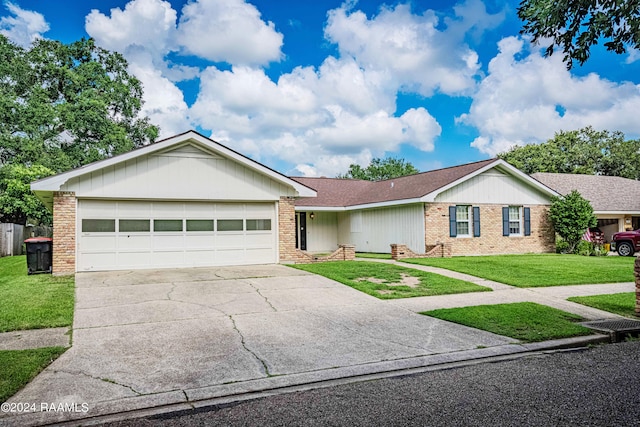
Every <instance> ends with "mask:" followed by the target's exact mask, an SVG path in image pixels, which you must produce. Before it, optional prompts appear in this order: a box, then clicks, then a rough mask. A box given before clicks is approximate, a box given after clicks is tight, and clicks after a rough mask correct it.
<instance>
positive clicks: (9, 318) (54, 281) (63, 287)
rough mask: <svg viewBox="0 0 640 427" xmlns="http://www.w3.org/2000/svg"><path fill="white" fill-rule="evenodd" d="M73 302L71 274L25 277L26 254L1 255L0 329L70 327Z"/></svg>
mask: <svg viewBox="0 0 640 427" xmlns="http://www.w3.org/2000/svg"><path fill="white" fill-rule="evenodd" d="M73 304H74V280H73V276H62V277H53V276H51V275H50V274H34V275H31V276H28V275H27V262H26V257H25V256H14V257H4V258H0V332H7V331H15V330H22V329H40V328H53V327H60V326H71V323H72V321H73Z"/></svg>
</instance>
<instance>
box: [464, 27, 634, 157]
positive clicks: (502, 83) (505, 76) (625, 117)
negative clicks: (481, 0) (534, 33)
mask: <svg viewBox="0 0 640 427" xmlns="http://www.w3.org/2000/svg"><path fill="white" fill-rule="evenodd" d="M498 46H499V51H500V52H499V53H498V55H497V56H496V57H495V58H493V59H492V60H491V62H490V63H489V74H488V76H487V77H486V78H485V79H484V80H483V81H482V82H481V83H480V86H479V89H478V91H477V93H476V94H475V95H474V96H473V103H472V105H471V109H470V112H469V113H468V114H465V115H462V116H461V117H460V118H459V119H458V120H459V121H460V122H462V123H465V124H469V125H472V126H474V127H476V128H477V129H478V130H479V132H480V136H479V137H478V138H477V139H476V140H475V141H473V143H472V144H471V145H472V146H473V147H476V148H477V149H479V150H480V151H482V152H484V153H487V154H490V155H495V154H497V153H499V152H501V151H505V150H507V149H509V148H510V147H511V146H513V145H516V144H517V145H523V144H527V143H534V142H541V141H544V140H547V139H549V138H551V137H553V135H554V133H555V132H557V131H559V130H572V129H579V128H582V127H585V126H589V125H591V126H593V127H595V128H597V129H608V130H620V131H623V132H625V133H627V134H632V135H639V134H640V122H639V121H638V120H637V111H638V108H640V86H637V85H634V84H632V83H628V82H627V83H625V82H623V83H614V82H611V81H609V80H606V79H603V78H601V77H600V76H598V75H596V74H593V73H592V74H589V75H587V76H584V77H578V76H574V75H572V74H571V73H570V72H568V71H567V70H566V67H565V65H564V64H563V63H562V58H561V56H560V55H553V56H551V57H550V58H544V57H543V56H542V55H541V54H540V52H539V51H537V50H534V51H531V52H525V51H523V50H524V47H525V44H524V42H523V40H521V39H519V38H516V37H508V38H505V39H503V40H502V41H500V43H499V45H498Z"/></svg>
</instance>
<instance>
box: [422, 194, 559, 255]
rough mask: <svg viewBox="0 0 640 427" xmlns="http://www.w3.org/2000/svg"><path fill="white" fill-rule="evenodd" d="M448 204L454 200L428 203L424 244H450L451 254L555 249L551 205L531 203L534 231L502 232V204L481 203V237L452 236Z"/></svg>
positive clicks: (532, 227)
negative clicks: (528, 234) (513, 235)
mask: <svg viewBox="0 0 640 427" xmlns="http://www.w3.org/2000/svg"><path fill="white" fill-rule="evenodd" d="M449 206H451V203H425V209H424V215H425V245H426V246H427V247H429V246H431V245H434V244H437V243H449V244H451V253H452V255H454V256H455V255H489V254H521V253H543V252H554V251H555V233H554V231H553V227H552V226H551V222H550V221H549V219H548V206H543V205H532V206H525V207H529V208H531V235H530V236H521V237H510V236H503V235H502V207H503V206H504V205H491V204H478V205H474V206H478V207H479V208H480V237H450V236H449Z"/></svg>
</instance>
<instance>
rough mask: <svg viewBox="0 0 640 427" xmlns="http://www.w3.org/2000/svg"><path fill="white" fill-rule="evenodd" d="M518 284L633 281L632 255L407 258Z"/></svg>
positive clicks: (536, 285)
mask: <svg viewBox="0 0 640 427" xmlns="http://www.w3.org/2000/svg"><path fill="white" fill-rule="evenodd" d="M404 261H405V262H409V263H413V264H420V265H430V266H434V267H442V268H446V269H449V270H453V271H458V272H461V273H466V274H471V275H473V276H476V277H481V278H484V279H489V280H493V281H496V282H500V283H506V284H508V285H512V286H517V287H541V286H565V285H584V284H593V283H615V282H632V281H633V280H634V277H633V263H634V261H635V258H632V257H614V256H611V257H587V256H580V255H559V254H530V255H492V256H477V257H453V258H420V259H415V258H414V259H407V260H404Z"/></svg>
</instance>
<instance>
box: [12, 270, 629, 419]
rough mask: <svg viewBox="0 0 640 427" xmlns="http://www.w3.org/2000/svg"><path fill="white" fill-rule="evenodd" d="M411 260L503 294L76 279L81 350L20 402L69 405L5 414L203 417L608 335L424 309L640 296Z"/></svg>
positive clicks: (296, 283)
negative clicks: (319, 389)
mask: <svg viewBox="0 0 640 427" xmlns="http://www.w3.org/2000/svg"><path fill="white" fill-rule="evenodd" d="M400 264H401V265H403V266H406V267H409V268H417V269H420V270H426V271H432V272H436V273H438V274H443V275H447V276H451V277H456V278H462V279H463V280H468V281H472V282H474V283H477V284H480V285H483V286H488V287H491V288H492V289H493V290H494V291H493V292H477V293H472V294H459V295H445V296H434V297H419V298H409V299H405V300H388V301H382V300H379V299H377V298H374V297H371V296H369V295H366V294H364V293H361V292H359V291H356V290H354V289H352V288H349V287H347V286H344V285H342V284H339V283H337V282H334V281H332V280H329V279H326V278H324V277H321V276H317V275H312V274H310V273H306V272H303V271H300V270H295V269H291V268H288V267H285V266H281V265H270V266H251V267H249V266H247V267H226V268H211V269H176V270H159V271H135V272H110V273H81V274H78V275H76V308H75V316H74V330H73V331H74V334H73V347H72V348H71V349H69V350H68V351H67V352H66V353H65V354H63V355H62V356H61V357H60V358H59V359H57V360H56V361H55V362H54V363H53V364H51V365H50V366H49V367H48V368H47V369H45V371H43V372H42V373H41V374H40V375H38V377H36V378H35V379H34V380H33V381H32V382H31V383H30V384H29V385H27V386H26V387H25V388H24V389H23V390H22V391H20V392H19V393H18V394H16V395H15V396H13V397H12V398H11V399H10V400H9V403H15V404H17V403H20V402H21V403H25V402H27V403H33V404H35V405H36V407H38V408H39V406H38V405H40V404H41V403H46V404H48V405H59V406H57V408H63V410H54V411H52V410H50V409H48V410H46V411H40V410H38V411H37V412H35V413H20V414H18V413H4V414H0V425H16V426H18V425H19V426H29V425H46V424H51V423H59V422H64V421H71V420H76V422H77V421H78V420H83V419H84V420H85V421H86V419H87V418H92V417H103V416H108V415H110V414H118V413H120V414H124V415H122V416H126V414H127V413H128V412H131V411H160V412H162V411H173V410H180V409H192V408H196V407H199V406H204V405H208V404H209V405H210V404H212V402H219V400H216V399H226V401H233V400H237V399H242V398H246V396H255V394H254V393H275V392H277V390H282V389H287V390H295V389H298V388H301V387H313V386H314V385H315V386H318V384H327V383H331V382H334V381H353V380H354V378H360V379H363V378H373V377H372V376H375V375H388V374H387V373H389V372H399V371H402V372H410V370H415V369H424V368H426V367H433V366H438V365H442V364H449V363H460V362H466V361H472V360H480V359H484V358H491V357H508V356H510V355H514V354H523V353H527V352H531V351H544V350H546V349H553V348H558V347H565V346H575V345H585V343H587V342H595V341H600V342H603V341H606V340H607V339H608V338H607V337H605V336H600V337H581V338H576V339H568V340H558V341H556V342H545V343H533V344H519V343H517V342H515V341H514V340H513V339H511V338H507V337H502V336H498V335H494V334H490V333H487V332H484V331H479V330H475V329H472V328H467V327H465V326H461V325H456V324H452V323H449V322H444V321H441V320H438V319H434V318H431V317H427V316H421V315H419V314H416V313H417V312H420V311H425V310H430V309H433V308H443V307H459V306H466V305H477V304H495V303H500V302H516V301H534V302H539V303H541V304H546V305H551V306H554V307H558V308H561V309H563V310H566V311H571V312H575V313H577V314H580V315H582V316H584V317H585V318H588V319H594V318H606V317H614V315H612V314H611V313H605V312H600V311H599V310H594V309H589V308H585V307H582V306H579V305H577V304H573V303H569V302H567V301H564V298H566V296H567V295H574V294H575V295H585V294H586V295H591V294H599V293H616V292H626V291H628V290H629V289H633V284H628V283H627V284H616V285H582V286H571V287H559V288H537V289H518V288H513V287H510V286H507V285H504V284H500V283H495V282H491V281H486V280H482V279H478V278H474V277H471V276H467V275H461V274H459V273H455V272H451V271H448V270H442V269H433V268H431V267H422V266H416V265H413V264H402V263H400ZM594 340H595V341H594ZM85 405H86V406H85ZM85 408H86V410H85Z"/></svg>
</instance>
